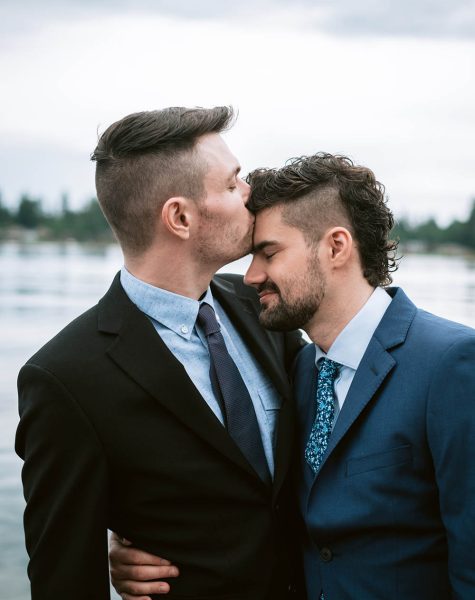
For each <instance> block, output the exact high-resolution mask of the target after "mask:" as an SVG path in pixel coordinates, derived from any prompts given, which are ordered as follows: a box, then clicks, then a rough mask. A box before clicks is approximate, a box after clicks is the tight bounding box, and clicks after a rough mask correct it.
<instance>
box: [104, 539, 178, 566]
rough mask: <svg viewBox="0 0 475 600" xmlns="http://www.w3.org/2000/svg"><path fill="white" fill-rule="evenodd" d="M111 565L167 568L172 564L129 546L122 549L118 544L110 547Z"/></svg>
mask: <svg viewBox="0 0 475 600" xmlns="http://www.w3.org/2000/svg"><path fill="white" fill-rule="evenodd" d="M109 557H110V562H111V564H118V565H120V564H124V565H154V566H157V567H168V566H170V565H171V564H172V563H171V562H170V561H169V560H166V559H165V558H161V557H160V556H155V555H154V554H149V553H148V552H145V551H144V550H139V549H138V548H133V547H131V546H128V547H124V546H122V545H121V544H120V543H118V544H116V545H114V546H112V544H111V551H110V555H109Z"/></svg>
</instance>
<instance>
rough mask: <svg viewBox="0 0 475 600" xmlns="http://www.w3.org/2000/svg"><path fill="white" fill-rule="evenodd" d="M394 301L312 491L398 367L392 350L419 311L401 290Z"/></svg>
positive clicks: (360, 370)
mask: <svg viewBox="0 0 475 600" xmlns="http://www.w3.org/2000/svg"><path fill="white" fill-rule="evenodd" d="M388 291H389V293H390V295H391V296H393V300H392V302H391V304H390V305H389V307H388V309H387V311H386V313H385V314H384V316H383V318H382V320H381V322H380V324H379V325H378V327H377V328H376V331H375V332H374V335H373V337H372V338H371V341H370V343H369V345H368V348H367V349H366V352H365V354H364V356H363V359H362V360H361V363H360V365H359V367H358V369H357V370H356V373H355V376H354V378H353V381H352V383H351V386H350V389H349V390H348V395H347V397H346V399H345V402H344V404H343V407H342V409H341V412H340V414H339V416H338V419H337V421H336V424H335V428H334V430H333V432H332V434H331V436H330V439H329V442H328V447H327V451H326V453H325V455H324V457H323V461H322V464H321V466H320V469H319V471H318V472H317V474H316V475H315V478H314V482H313V485H312V488H311V490H310V494H309V499H310V495H311V491H312V489H313V487H314V485H315V482H316V480H317V479H318V476H319V474H320V473H321V472H322V470H323V469H324V467H325V463H326V462H327V461H328V459H329V457H330V456H331V454H332V452H333V451H334V450H335V448H336V447H337V446H338V444H339V443H340V442H341V440H342V439H343V437H344V436H345V435H346V433H347V432H348V430H349V429H350V428H351V427H352V426H353V424H354V423H355V421H356V420H357V418H358V417H359V415H360V414H361V412H362V411H363V409H364V408H365V407H366V406H367V405H368V403H369V402H370V401H371V400H372V398H373V397H374V396H375V394H376V392H377V391H378V389H379V388H380V387H381V385H382V384H383V383H384V381H385V379H386V378H387V377H388V375H389V374H390V373H391V371H392V369H393V368H394V367H395V365H396V360H395V359H394V358H393V356H392V355H391V353H390V352H389V350H391V349H392V348H394V347H395V346H398V345H400V344H403V343H404V341H405V339H406V336H407V333H408V331H409V327H410V325H411V323H412V321H413V319H414V316H415V314H416V310H417V309H416V307H415V306H414V304H413V303H412V302H411V301H410V300H409V299H408V298H407V296H406V295H405V294H404V292H403V291H402V290H401V289H399V288H390V289H389V290H388Z"/></svg>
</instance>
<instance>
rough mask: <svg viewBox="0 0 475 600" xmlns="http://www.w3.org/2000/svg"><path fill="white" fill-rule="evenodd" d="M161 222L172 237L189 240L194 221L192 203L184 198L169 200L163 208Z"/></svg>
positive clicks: (178, 197) (177, 197)
mask: <svg viewBox="0 0 475 600" xmlns="http://www.w3.org/2000/svg"><path fill="white" fill-rule="evenodd" d="M161 220H162V223H163V225H164V226H165V228H166V229H167V230H168V231H169V232H170V233H171V234H172V235H176V236H177V237H179V238H181V239H182V240H187V239H188V238H189V237H190V223H191V220H192V210H191V206H190V201H189V200H188V199H187V198H183V197H182V196H176V197H174V198H168V200H167V201H166V202H165V204H164V205H163V207H162V213H161Z"/></svg>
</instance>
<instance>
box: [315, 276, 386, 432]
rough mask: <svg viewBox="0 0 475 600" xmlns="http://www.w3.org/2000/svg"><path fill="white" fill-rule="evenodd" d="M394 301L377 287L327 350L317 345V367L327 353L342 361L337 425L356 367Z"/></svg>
mask: <svg viewBox="0 0 475 600" xmlns="http://www.w3.org/2000/svg"><path fill="white" fill-rule="evenodd" d="M390 304H391V296H390V295H389V294H388V293H387V292H386V291H385V290H384V289H383V288H380V287H377V288H376V289H375V290H374V292H373V293H372V294H371V296H370V297H369V298H368V300H367V301H366V303H365V304H364V306H363V307H362V308H361V309H360V310H359V311H358V312H357V313H356V315H355V316H354V317H353V318H352V319H351V321H350V322H349V323H348V324H347V325H346V326H345V327H344V329H343V330H342V331H341V332H340V333H339V335H338V336H337V338H336V339H335V341H334V342H333V344H332V345H331V346H330V348H329V350H328V353H327V354H325V352H323V350H322V349H321V348H320V347H319V346H317V345H315V349H316V353H315V364H316V365H317V369H319V367H320V365H319V364H318V361H319V360H320V359H321V358H325V357H326V358H329V359H330V360H334V361H335V362H337V363H340V364H341V365H342V367H341V369H340V372H339V374H338V376H337V378H336V379H335V395H336V397H337V400H338V402H335V416H334V419H333V425H335V423H336V420H337V418H338V415H339V414H340V410H341V407H342V406H343V403H344V402H345V399H346V396H347V394H348V390H349V389H350V385H351V382H352V381H353V378H354V376H355V373H356V369H357V368H358V366H359V364H360V362H361V360H362V358H363V356H364V353H365V352H366V348H367V347H368V344H369V343H370V341H371V338H372V337H373V333H374V332H375V331H376V328H377V327H378V325H379V323H380V321H381V319H382V318H383V316H384V313H385V312H386V310H387V308H388V306H389V305H390Z"/></svg>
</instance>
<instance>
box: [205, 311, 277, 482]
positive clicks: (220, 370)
mask: <svg viewBox="0 0 475 600" xmlns="http://www.w3.org/2000/svg"><path fill="white" fill-rule="evenodd" d="M197 323H198V325H199V326H200V327H201V328H202V329H203V332H204V334H205V336H206V339H207V340H208V348H209V355H210V359H211V366H210V379H211V385H212V386H213V391H214V393H215V395H216V397H217V399H218V400H219V401H220V403H221V408H222V409H223V417H224V422H225V425H226V427H227V430H228V433H229V435H230V436H231V437H232V438H233V440H234V441H235V442H236V444H237V446H238V447H239V449H240V450H241V452H242V453H243V454H244V456H245V457H246V459H247V460H248V462H249V463H250V464H251V465H252V467H253V468H254V470H255V471H256V472H257V474H258V475H259V477H260V478H261V479H262V480H263V481H264V482H265V483H270V482H271V476H270V473H269V467H268V465H267V460H266V455H265V452H264V446H263V445H262V438H261V433H260V431H259V424H258V422H257V417H256V413H255V411H254V406H253V404H252V400H251V396H250V395H249V391H248V389H247V387H246V384H245V383H244V381H243V379H242V377H241V374H240V373H239V370H238V368H237V367H236V364H235V362H234V361H233V359H232V358H231V356H230V355H229V352H228V350H227V348H226V344H225V343H224V338H223V335H222V333H221V328H220V326H219V323H218V321H217V320H216V315H215V312H214V310H213V308H212V307H211V306H210V305H209V304H206V302H203V303H202V304H201V305H200V309H199V311H198V318H197Z"/></svg>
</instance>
